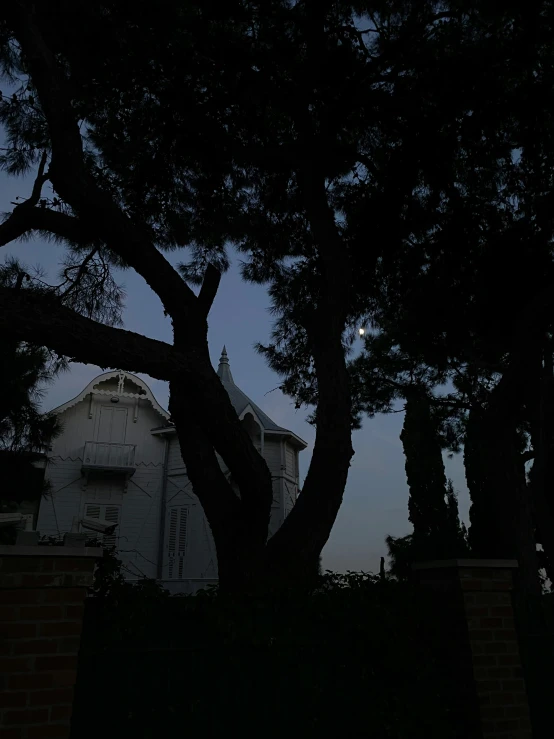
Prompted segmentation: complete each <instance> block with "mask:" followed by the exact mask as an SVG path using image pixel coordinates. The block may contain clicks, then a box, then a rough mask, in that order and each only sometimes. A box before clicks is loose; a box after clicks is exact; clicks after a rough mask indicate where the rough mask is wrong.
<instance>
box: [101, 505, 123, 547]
mask: <svg viewBox="0 0 554 739" xmlns="http://www.w3.org/2000/svg"><path fill="white" fill-rule="evenodd" d="M104 508H105V511H104V516H103V518H104V520H105V521H110V523H114V524H118V523H119V509H120V507H119V506H118V505H107V506H104ZM104 544H105V545H106V546H107V547H115V546H117V527H116V529H115V531H114V532H113V534H110V535H106V534H104Z"/></svg>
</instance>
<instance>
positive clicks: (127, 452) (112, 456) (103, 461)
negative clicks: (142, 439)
mask: <svg viewBox="0 0 554 739" xmlns="http://www.w3.org/2000/svg"><path fill="white" fill-rule="evenodd" d="M135 448H136V446H135V444H111V443H109V442H104V441H86V442H85V453H84V457H83V469H84V470H106V471H111V472H125V473H126V474H127V475H129V474H132V473H133V472H134V471H135V469H136V468H135Z"/></svg>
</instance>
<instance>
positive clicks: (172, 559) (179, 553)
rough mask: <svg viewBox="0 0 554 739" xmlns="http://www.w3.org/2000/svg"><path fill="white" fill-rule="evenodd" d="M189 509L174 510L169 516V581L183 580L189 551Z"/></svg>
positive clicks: (183, 507)
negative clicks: (187, 550) (187, 551)
mask: <svg viewBox="0 0 554 739" xmlns="http://www.w3.org/2000/svg"><path fill="white" fill-rule="evenodd" d="M188 513H189V510H188V507H186V506H182V507H180V508H172V509H171V512H170V514H169V572H168V575H169V579H170V580H172V579H179V580H180V579H182V578H183V574H184V569H185V556H186V549H187V524H188Z"/></svg>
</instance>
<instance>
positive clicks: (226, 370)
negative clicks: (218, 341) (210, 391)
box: [217, 346, 235, 385]
mask: <svg viewBox="0 0 554 739" xmlns="http://www.w3.org/2000/svg"><path fill="white" fill-rule="evenodd" d="M217 374H218V377H219V379H220V380H221V382H231V383H233V385H234V384H235V381H234V380H233V375H232V374H231V367H230V365H229V357H228V356H227V349H226V348H225V346H223V351H222V352H221V357H220V358H219V367H218V368H217Z"/></svg>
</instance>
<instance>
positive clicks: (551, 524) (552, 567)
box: [526, 341, 554, 582]
mask: <svg viewBox="0 0 554 739" xmlns="http://www.w3.org/2000/svg"><path fill="white" fill-rule="evenodd" d="M537 373H540V374H541V375H542V381H541V382H537V383H529V385H528V387H527V403H526V405H527V410H528V414H529V422H530V430H531V444H532V447H533V454H534V456H533V466H532V468H531V471H530V473H529V485H530V488H531V495H532V501H533V507H534V513H535V526H536V531H537V539H538V541H539V542H540V543H541V545H542V548H543V550H544V552H545V555H546V557H545V560H546V561H545V569H546V572H547V575H548V578H549V579H550V581H551V582H554V456H553V455H554V377H553V371H552V345H551V342H550V341H548V342H547V346H546V348H545V352H544V362H543V366H542V367H541V366H538V367H537Z"/></svg>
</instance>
